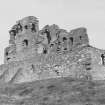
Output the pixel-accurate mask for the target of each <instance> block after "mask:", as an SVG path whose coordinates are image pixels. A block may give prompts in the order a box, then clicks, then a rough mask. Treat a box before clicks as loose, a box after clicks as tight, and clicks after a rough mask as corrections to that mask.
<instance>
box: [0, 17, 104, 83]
mask: <svg viewBox="0 0 105 105" xmlns="http://www.w3.org/2000/svg"><path fill="white" fill-rule="evenodd" d="M9 34H10V40H9V46H8V47H7V48H5V54H4V64H3V65H1V66H0V81H1V82H6V83H21V82H29V81H34V80H40V79H48V78H57V77H65V76H71V77H73V78H84V79H87V80H90V79H93V80H96V79H98V80H100V79H104V73H105V66H104V65H105V53H104V52H105V51H104V50H100V49H97V48H94V47H92V46H90V45H89V38H88V35H87V29H86V28H84V27H80V28H77V29H73V30H71V31H70V32H67V31H66V30H64V29H61V28H59V26H58V25H56V24H53V25H46V26H45V27H44V28H42V29H41V30H39V21H38V19H37V18H36V17H34V16H28V17H25V18H23V19H21V20H19V21H17V22H16V24H15V25H14V26H13V27H12V28H11V30H10V31H9ZM99 69H100V70H99Z"/></svg>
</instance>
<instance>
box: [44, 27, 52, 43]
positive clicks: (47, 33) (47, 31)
mask: <svg viewBox="0 0 105 105" xmlns="http://www.w3.org/2000/svg"><path fill="white" fill-rule="evenodd" d="M45 33H46V35H47V39H48V43H50V41H51V36H50V31H49V30H47V29H46V30H45Z"/></svg>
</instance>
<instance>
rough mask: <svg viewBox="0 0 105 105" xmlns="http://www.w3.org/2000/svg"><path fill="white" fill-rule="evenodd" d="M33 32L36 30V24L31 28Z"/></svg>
mask: <svg viewBox="0 0 105 105" xmlns="http://www.w3.org/2000/svg"><path fill="white" fill-rule="evenodd" d="M31 30H32V32H36V27H35V24H32V28H31Z"/></svg>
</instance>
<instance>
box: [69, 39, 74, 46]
mask: <svg viewBox="0 0 105 105" xmlns="http://www.w3.org/2000/svg"><path fill="white" fill-rule="evenodd" d="M69 39H70V41H71V43H72V45H73V37H70V38H69Z"/></svg>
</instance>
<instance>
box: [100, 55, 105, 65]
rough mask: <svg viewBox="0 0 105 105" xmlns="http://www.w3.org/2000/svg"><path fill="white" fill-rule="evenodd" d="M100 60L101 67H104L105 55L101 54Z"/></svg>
mask: <svg viewBox="0 0 105 105" xmlns="http://www.w3.org/2000/svg"><path fill="white" fill-rule="evenodd" d="M101 58H102V65H105V53H104V54H101Z"/></svg>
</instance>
